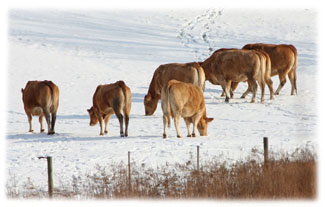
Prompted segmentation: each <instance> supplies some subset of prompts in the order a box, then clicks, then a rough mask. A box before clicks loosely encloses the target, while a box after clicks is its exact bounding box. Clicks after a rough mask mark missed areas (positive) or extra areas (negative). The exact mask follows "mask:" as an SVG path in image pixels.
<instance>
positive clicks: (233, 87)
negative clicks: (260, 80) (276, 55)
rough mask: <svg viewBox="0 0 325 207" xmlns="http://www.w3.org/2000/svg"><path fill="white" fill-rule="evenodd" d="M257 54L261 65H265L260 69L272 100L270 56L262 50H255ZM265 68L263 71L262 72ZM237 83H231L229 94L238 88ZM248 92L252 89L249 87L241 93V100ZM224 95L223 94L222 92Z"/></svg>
mask: <svg viewBox="0 0 325 207" xmlns="http://www.w3.org/2000/svg"><path fill="white" fill-rule="evenodd" d="M257 54H258V55H259V57H260V59H261V63H262V64H265V65H263V67H261V69H262V72H263V73H264V80H265V82H266V84H267V86H268V88H269V90H270V99H271V100H273V99H274V95H273V94H274V92H273V81H272V79H271V59H270V56H269V55H268V54H267V53H266V52H265V51H263V50H257ZM264 68H265V71H263V70H264ZM238 84H239V83H238V82H232V83H231V92H232V91H235V90H236V88H237V86H238ZM249 92H252V89H251V88H250V87H248V88H247V90H246V91H245V92H244V93H243V95H242V96H241V98H245V97H246V96H247V94H248V93H249ZM223 94H224V92H223Z"/></svg>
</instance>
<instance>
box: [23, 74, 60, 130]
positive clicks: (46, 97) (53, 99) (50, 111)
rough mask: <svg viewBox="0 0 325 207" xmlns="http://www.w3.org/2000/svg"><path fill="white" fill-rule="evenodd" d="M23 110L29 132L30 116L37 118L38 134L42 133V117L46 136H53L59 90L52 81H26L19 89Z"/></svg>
mask: <svg viewBox="0 0 325 207" xmlns="http://www.w3.org/2000/svg"><path fill="white" fill-rule="evenodd" d="M21 92H22V95H23V103H24V109H25V112H26V114H27V117H28V122H29V132H33V131H34V130H33V125H32V116H39V122H40V125H41V127H40V132H41V133H42V132H44V127H43V117H44V116H45V119H46V123H47V126H48V134H54V133H55V131H54V126H55V121H56V113H57V110H58V107H59V88H58V87H57V86H56V85H55V84H54V83H53V82H52V81H48V80H45V81H28V82H27V84H26V86H25V88H24V89H23V88H22V89H21Z"/></svg>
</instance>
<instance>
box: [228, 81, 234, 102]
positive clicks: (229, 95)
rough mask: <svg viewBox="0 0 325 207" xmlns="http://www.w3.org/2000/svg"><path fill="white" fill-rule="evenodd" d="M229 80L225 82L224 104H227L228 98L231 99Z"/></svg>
mask: <svg viewBox="0 0 325 207" xmlns="http://www.w3.org/2000/svg"><path fill="white" fill-rule="evenodd" d="M231 93H232V91H231V80H228V81H227V82H226V102H227V103H229V97H232V96H233V94H231Z"/></svg>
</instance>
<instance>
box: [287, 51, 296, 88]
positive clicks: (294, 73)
mask: <svg viewBox="0 0 325 207" xmlns="http://www.w3.org/2000/svg"><path fill="white" fill-rule="evenodd" d="M289 47H290V49H291V50H292V52H293V53H294V56H295V61H294V64H293V66H292V69H291V70H292V73H293V77H294V79H293V83H294V88H295V91H296V94H297V93H298V90H297V83H296V82H297V67H298V53H297V49H296V48H295V46H293V45H289Z"/></svg>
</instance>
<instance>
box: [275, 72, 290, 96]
mask: <svg viewBox="0 0 325 207" xmlns="http://www.w3.org/2000/svg"><path fill="white" fill-rule="evenodd" d="M279 79H280V84H279V87H278V88H277V89H276V91H275V93H274V94H275V95H279V93H280V91H281V89H282V87H283V86H284V85H285V84H286V82H287V79H286V74H279Z"/></svg>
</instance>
